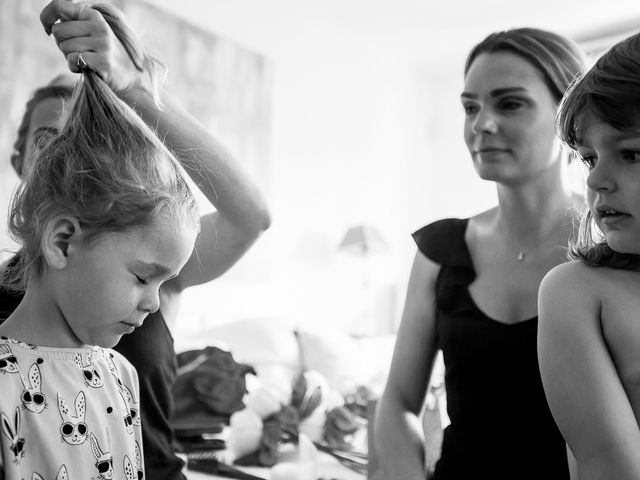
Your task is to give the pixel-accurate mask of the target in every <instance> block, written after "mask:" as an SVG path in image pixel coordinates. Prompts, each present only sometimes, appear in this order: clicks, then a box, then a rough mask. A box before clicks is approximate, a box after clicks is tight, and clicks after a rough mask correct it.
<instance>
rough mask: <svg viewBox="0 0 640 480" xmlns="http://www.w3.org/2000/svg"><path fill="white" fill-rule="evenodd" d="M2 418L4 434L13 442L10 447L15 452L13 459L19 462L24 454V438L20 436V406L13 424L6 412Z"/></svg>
mask: <svg viewBox="0 0 640 480" xmlns="http://www.w3.org/2000/svg"><path fill="white" fill-rule="evenodd" d="M0 419H1V420H2V434H3V435H4V436H5V437H7V438H8V439H9V441H10V442H11V444H10V445H9V449H10V450H11V452H12V453H13V461H14V462H15V463H18V462H19V461H20V459H21V458H22V457H23V456H24V438H22V437H21V436H20V407H16V411H15V413H14V416H13V426H11V424H10V423H9V419H8V418H7V416H6V415H5V414H4V412H2V413H1V414H0Z"/></svg>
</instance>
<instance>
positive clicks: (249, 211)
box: [0, 1, 270, 480]
mask: <svg viewBox="0 0 640 480" xmlns="http://www.w3.org/2000/svg"><path fill="white" fill-rule="evenodd" d="M59 18H61V19H64V21H62V22H59V23H55V22H56V21H57V20H58V19H59ZM42 20H43V24H44V25H45V26H46V28H47V29H48V30H50V31H51V32H52V34H53V36H54V37H55V38H56V40H57V41H58V42H59V46H60V49H61V50H62V52H63V54H64V55H65V57H66V59H67V61H68V64H69V68H70V70H71V71H72V72H78V71H79V68H78V57H79V52H83V56H82V59H83V62H84V63H85V64H86V65H87V66H88V67H89V68H90V69H91V70H92V71H94V72H96V73H97V74H98V75H99V76H100V77H101V78H102V79H104V80H105V82H106V83H107V85H109V87H110V88H111V89H112V90H113V91H114V92H115V93H116V94H117V95H118V97H119V98H120V99H121V100H122V101H124V102H125V103H126V104H127V105H129V106H131V107H133V108H134V109H135V112H136V113H137V114H138V116H139V117H140V118H141V119H142V120H143V121H144V122H145V123H146V124H147V125H150V126H152V127H153V128H154V129H156V131H157V135H158V136H159V137H160V138H162V140H163V142H164V144H165V145H166V146H167V147H168V148H169V149H170V150H171V151H172V152H173V153H174V154H175V155H176V158H177V159H178V160H180V161H181V163H182V164H183V166H184V168H185V170H186V171H187V173H188V174H189V176H190V177H191V178H192V180H194V182H195V184H196V185H197V186H198V187H199V188H200V189H201V191H202V192H203V193H204V195H205V196H206V197H207V199H208V200H209V201H210V202H211V203H212V204H213V205H214V206H215V207H216V211H215V212H213V213H208V214H206V215H203V216H202V217H201V218H200V224H201V232H200V234H199V235H198V237H197V239H196V247H195V249H194V252H193V254H192V256H191V258H190V259H189V261H188V262H187V264H186V265H185V267H184V268H183V269H182V270H181V271H180V274H179V275H178V276H177V277H175V278H172V279H170V280H168V281H167V282H165V283H164V285H163V287H162V289H161V290H160V297H159V305H160V306H159V308H158V310H156V311H154V312H151V313H150V314H149V316H148V318H147V320H146V321H145V322H144V323H143V325H142V326H141V327H139V328H136V330H135V331H134V332H133V333H131V334H128V335H125V336H124V337H123V338H122V339H121V340H120V342H119V343H118V344H117V346H116V347H115V350H117V351H118V352H120V353H122V354H123V355H124V356H125V357H126V358H127V360H129V361H130V362H131V363H132V364H133V365H134V367H135V368H136V370H137V372H138V377H139V381H140V399H141V401H140V409H139V410H138V409H136V408H133V409H132V410H131V416H132V418H133V420H134V421H137V422H139V421H140V419H139V418H137V417H138V416H141V417H142V423H143V424H144V425H145V428H144V429H143V431H142V436H143V440H144V463H145V467H146V471H147V476H148V477H149V478H154V479H158V480H176V479H183V478H184V476H183V474H182V473H181V470H182V466H183V462H182V460H181V459H180V458H178V457H177V456H176V455H175V454H174V452H173V448H172V439H173V433H172V430H171V426H170V418H171V415H172V411H173V398H172V395H171V388H172V385H173V382H174V380H175V376H176V360H175V352H174V349H173V338H172V335H171V328H172V327H173V326H174V324H175V322H176V318H177V315H178V307H179V302H180V297H181V292H182V291H183V290H184V289H186V288H189V287H191V286H194V285H199V284H202V283H206V282H208V281H210V280H213V279H215V278H217V277H218V276H220V275H222V274H223V273H224V272H225V271H226V270H228V269H229V268H230V267H231V266H232V265H233V264H234V263H235V262H236V261H237V260H238V259H239V258H241V257H242V255H243V254H244V253H245V252H246V251H247V250H248V249H249V248H250V246H251V245H252V244H253V242H254V241H255V240H256V238H258V236H259V235H260V234H261V233H262V232H263V231H264V230H265V229H266V228H268V226H269V221H270V219H269V213H268V211H267V208H266V205H265V203H264V200H263V197H262V195H261V194H260V192H259V190H258V189H257V187H256V185H255V184H254V182H253V180H251V178H250V177H249V176H248V175H247V174H246V173H245V172H244V169H243V168H242V166H241V165H240V164H239V163H238V162H237V161H236V160H235V159H234V158H233V157H232V156H230V155H229V154H228V152H227V151H226V150H225V149H224V148H223V147H222V146H221V145H220V144H219V143H218V142H217V141H216V139H214V138H213V137H212V135H211V133H210V132H209V131H207V130H206V129H205V128H204V127H203V126H202V125H200V124H199V123H198V122H197V121H196V120H195V119H193V118H192V117H191V116H190V115H189V114H187V113H186V112H184V111H183V110H182V109H181V108H179V107H178V106H177V105H176V104H175V102H174V101H173V100H172V99H171V98H170V97H168V96H167V94H166V93H165V92H160V85H161V80H162V70H161V68H159V67H160V65H159V64H158V62H156V61H154V60H153V59H151V58H149V57H148V55H147V54H145V52H144V51H143V50H142V49H141V48H140V45H139V41H138V40H137V38H136V36H135V35H134V33H133V31H132V30H131V28H130V27H129V26H128V25H127V23H126V19H125V18H124V16H123V15H122V13H121V12H120V11H118V10H116V9H115V8H113V7H112V6H110V5H104V4H93V5H91V6H90V8H86V6H85V4H83V3H72V2H66V1H62V2H52V3H51V4H49V5H48V6H47V7H46V8H45V9H44V10H43V13H42ZM80 65H82V62H81V63H80ZM69 77H72V78H71V79H69ZM74 84H75V79H74V78H73V76H72V75H70V74H69V75H65V76H64V77H62V78H58V79H56V80H55V81H53V82H51V83H50V84H49V85H48V86H46V87H44V88H43V89H40V90H38V91H36V93H35V94H34V97H33V99H32V100H31V101H30V102H29V103H28V105H27V107H28V108H27V109H26V111H25V115H24V117H23V121H22V124H21V127H20V129H19V135H18V140H17V141H16V142H15V145H14V150H15V151H14V154H13V156H12V163H13V165H14V168H15V169H16V171H17V172H18V173H19V174H20V173H23V175H21V176H22V178H26V173H27V172H28V170H29V168H30V165H31V164H32V163H33V155H34V153H35V152H37V150H38V148H42V147H43V146H44V145H46V143H47V141H48V140H50V139H51V138H53V137H55V135H56V134H57V131H58V129H59V121H58V119H59V117H60V115H61V113H62V109H63V106H64V105H65V104H67V103H68V102H69V99H70V95H71V92H72V88H73V85H74ZM50 87H54V88H50ZM52 95H53V96H52ZM160 99H161V101H162V108H159V106H158V103H159V101H158V100H160ZM20 256H21V255H20V254H18V255H17V256H16V257H14V258H13V259H11V260H10V262H9V264H8V265H12V264H14V263H15V262H16V261H18V260H19V259H20ZM0 269H1V267H0ZM21 298H22V293H21V292H15V291H13V292H12V291H8V290H3V291H1V292H0V318H3V316H4V317H6V316H8V315H9V314H10V313H11V312H12V311H13V310H14V309H15V307H16V305H17V304H18V303H19V302H20V299H21ZM3 313H4V315H3Z"/></svg>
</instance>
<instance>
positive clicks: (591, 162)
mask: <svg viewBox="0 0 640 480" xmlns="http://www.w3.org/2000/svg"><path fill="white" fill-rule="evenodd" d="M578 158H580V161H581V162H582V164H583V165H584V166H585V167H587V168H588V169H589V170H591V169H593V167H595V166H596V157H595V156H593V155H581V154H580V153H578Z"/></svg>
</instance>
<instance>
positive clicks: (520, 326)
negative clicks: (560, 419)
mask: <svg viewBox="0 0 640 480" xmlns="http://www.w3.org/2000/svg"><path fill="white" fill-rule="evenodd" d="M467 224H468V219H464V220H460V219H445V220H439V221H437V222H434V223H432V224H430V225H427V226H426V227H423V228H421V229H420V230H418V231H417V232H415V233H414V234H413V237H414V239H415V241H416V243H417V245H418V249H419V250H420V251H421V252H422V253H423V254H424V255H426V256H427V257H428V258H429V259H431V260H432V261H434V262H436V263H438V264H440V265H441V269H440V272H439V274H438V278H437V281H436V328H437V334H438V347H439V348H440V349H441V350H442V352H443V356H444V363H445V386H446V392H447V412H448V414H449V417H450V420H451V424H450V425H449V426H448V427H447V428H446V429H445V431H444V439H443V443H442V454H441V457H440V460H439V461H438V463H437V464H436V469H435V475H434V477H433V478H435V479H437V480H453V479H455V480H458V479H460V480H462V479H465V480H480V479H492V480H495V479H505V480H506V479H509V480H515V479H517V480H534V479H535V480H555V479H562V480H565V479H569V470H568V466H567V457H566V447H565V442H564V439H563V438H562V435H561V434H560V431H559V430H558V428H557V426H556V424H555V421H554V420H553V417H552V416H551V412H550V410H549V407H548V405H547V401H546V398H545V395H544V391H543V389H542V381H541V378H540V371H539V367H538V358H537V350H536V336H537V324H538V319H537V317H534V318H531V319H528V320H525V321H522V322H519V323H516V324H512V325H510V324H506V323H501V322H498V321H496V320H495V319H492V318H490V317H488V316H487V315H485V314H484V313H483V312H482V311H481V310H480V309H479V308H478V306H477V305H476V304H475V302H474V301H473V299H472V297H471V295H470V293H469V288H468V287H469V285H470V284H471V282H473V280H474V279H475V277H476V273H475V270H474V267H473V262H472V259H471V254H470V253H469V249H468V246H467V244H466V242H465V239H464V235H465V231H466V228H467Z"/></svg>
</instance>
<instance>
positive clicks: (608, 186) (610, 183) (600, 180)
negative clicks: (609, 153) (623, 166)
mask: <svg viewBox="0 0 640 480" xmlns="http://www.w3.org/2000/svg"><path fill="white" fill-rule="evenodd" d="M610 163H611V162H610V161H609V160H608V159H606V158H599V159H598V161H597V162H596V164H595V166H594V167H593V168H592V169H591V170H589V174H588V175H587V187H589V189H590V190H593V191H594V192H609V191H612V190H615V188H616V181H615V176H614V175H613V170H612V167H611V165H610Z"/></svg>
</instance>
